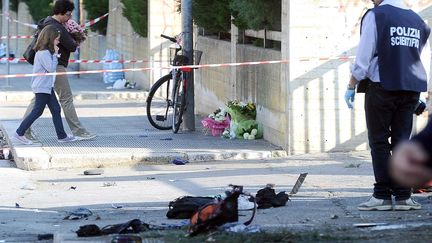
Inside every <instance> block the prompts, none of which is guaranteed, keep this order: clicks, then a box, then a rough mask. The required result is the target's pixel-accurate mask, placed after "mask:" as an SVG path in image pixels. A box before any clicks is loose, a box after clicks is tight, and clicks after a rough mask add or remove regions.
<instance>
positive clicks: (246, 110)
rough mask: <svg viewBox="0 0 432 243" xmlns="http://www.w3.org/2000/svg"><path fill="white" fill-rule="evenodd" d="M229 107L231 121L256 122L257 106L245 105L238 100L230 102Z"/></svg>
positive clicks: (252, 104) (250, 103)
mask: <svg viewBox="0 0 432 243" xmlns="http://www.w3.org/2000/svg"><path fill="white" fill-rule="evenodd" d="M227 107H228V113H229V114H230V116H231V120H232V121H234V122H240V121H243V120H255V118H256V106H255V104H254V103H252V102H249V103H243V102H239V101H238V100H231V101H228V103H227Z"/></svg>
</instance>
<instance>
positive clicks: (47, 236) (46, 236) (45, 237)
mask: <svg viewBox="0 0 432 243" xmlns="http://www.w3.org/2000/svg"><path fill="white" fill-rule="evenodd" d="M52 239H54V234H40V235H38V240H52Z"/></svg>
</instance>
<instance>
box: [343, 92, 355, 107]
mask: <svg viewBox="0 0 432 243" xmlns="http://www.w3.org/2000/svg"><path fill="white" fill-rule="evenodd" d="M354 96H355V89H347V90H346V92H345V96H344V98H345V102H346V103H347V105H348V108H350V109H352V108H354V106H353V103H354Z"/></svg>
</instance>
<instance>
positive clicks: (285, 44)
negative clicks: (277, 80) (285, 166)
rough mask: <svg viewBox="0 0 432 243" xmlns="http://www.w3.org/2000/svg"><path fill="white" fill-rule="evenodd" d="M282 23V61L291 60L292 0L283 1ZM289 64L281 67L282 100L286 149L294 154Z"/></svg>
mask: <svg viewBox="0 0 432 243" xmlns="http://www.w3.org/2000/svg"><path fill="white" fill-rule="evenodd" d="M281 5H282V6H281V7H282V10H281V14H282V17H281V22H282V30H281V40H282V43H281V59H282V60H289V59H290V51H289V48H290V12H289V11H290V0H282V1H281ZM289 67H290V65H289V63H286V64H282V65H281V72H280V73H281V74H280V75H281V81H282V86H281V87H282V91H283V93H282V99H284V100H285V117H286V119H285V146H284V149H285V150H286V151H287V153H289V154H291V153H292V151H291V150H292V148H291V149H290V145H291V144H292V141H291V136H290V134H291V130H292V126H291V124H292V123H291V122H290V121H291V110H292V107H291V106H292V99H291V91H290V85H289V81H290V73H289Z"/></svg>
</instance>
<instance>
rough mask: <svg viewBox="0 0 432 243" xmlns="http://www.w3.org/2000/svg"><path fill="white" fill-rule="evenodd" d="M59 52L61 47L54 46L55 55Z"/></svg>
mask: <svg viewBox="0 0 432 243" xmlns="http://www.w3.org/2000/svg"><path fill="white" fill-rule="evenodd" d="M58 52H59V47H58V46H57V45H54V54H56V55H57V54H58Z"/></svg>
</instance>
